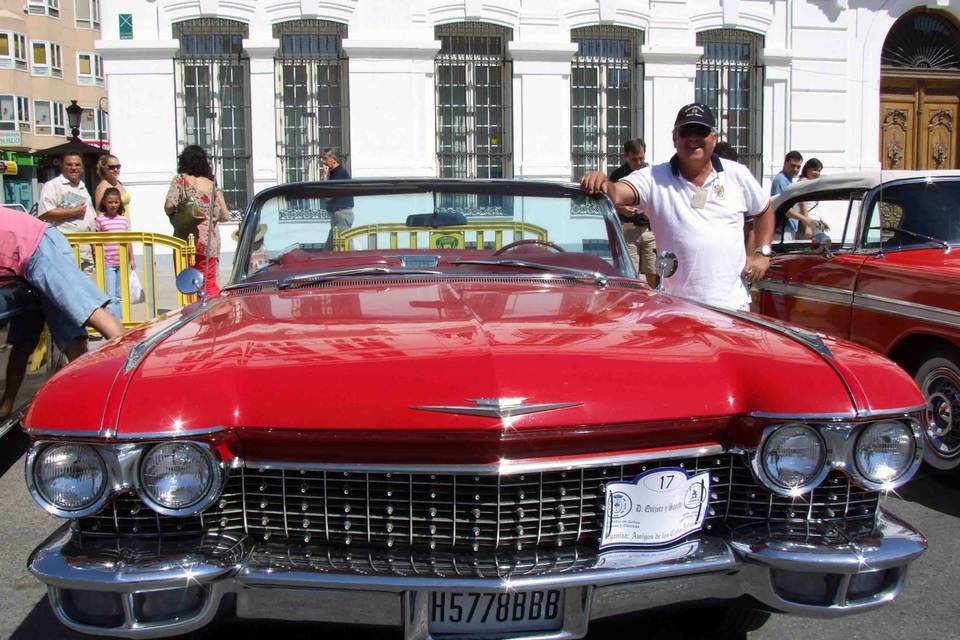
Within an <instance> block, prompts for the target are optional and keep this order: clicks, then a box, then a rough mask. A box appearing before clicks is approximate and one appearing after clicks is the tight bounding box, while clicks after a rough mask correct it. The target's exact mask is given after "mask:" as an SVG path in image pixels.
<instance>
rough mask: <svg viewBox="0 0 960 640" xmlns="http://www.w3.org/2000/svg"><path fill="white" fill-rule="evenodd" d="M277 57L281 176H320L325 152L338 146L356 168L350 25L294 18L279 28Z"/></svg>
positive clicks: (275, 34) (343, 158) (297, 178)
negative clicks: (346, 48) (347, 45)
mask: <svg viewBox="0 0 960 640" xmlns="http://www.w3.org/2000/svg"><path fill="white" fill-rule="evenodd" d="M273 37H274V38H277V39H278V40H279V41H280V49H279V52H278V55H277V58H276V85H277V86H276V99H277V119H276V120H277V160H278V163H279V171H280V176H281V180H284V181H286V182H301V181H306V180H320V179H321V178H322V176H323V164H322V163H321V162H320V156H321V155H322V153H323V150H324V149H326V148H334V149H337V150H338V157H339V160H340V163H341V164H343V165H344V166H346V167H347V168H348V169H349V167H350V154H349V135H348V123H349V101H348V87H347V71H348V69H347V64H348V63H347V57H346V55H345V54H344V53H343V49H342V48H341V43H342V41H343V39H344V38H346V37H347V26H346V25H344V24H340V23H336V22H328V21H325V20H294V21H291V22H283V23H280V24H277V25H274V27H273Z"/></svg>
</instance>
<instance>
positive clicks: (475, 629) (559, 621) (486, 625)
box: [430, 589, 563, 634]
mask: <svg viewBox="0 0 960 640" xmlns="http://www.w3.org/2000/svg"><path fill="white" fill-rule="evenodd" d="M562 625H563V591H562V590H561V589H541V590H534V591H507V592H504V593H487V592H480V591H434V592H432V593H431V594H430V633H431V634H444V633H498V632H504V633H511V632H515V631H553V630H555V629H559V628H560V627H561V626H562Z"/></svg>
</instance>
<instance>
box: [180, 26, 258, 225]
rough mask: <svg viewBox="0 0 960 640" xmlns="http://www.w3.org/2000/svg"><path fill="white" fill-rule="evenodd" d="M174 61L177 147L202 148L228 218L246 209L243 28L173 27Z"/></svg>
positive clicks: (247, 97)
mask: <svg viewBox="0 0 960 640" xmlns="http://www.w3.org/2000/svg"><path fill="white" fill-rule="evenodd" d="M173 37H174V38H177V39H178V40H179V41H180V50H179V52H178V54H177V59H176V62H177V64H176V112H177V147H178V149H182V148H183V147H185V146H187V145H191V144H197V145H200V146H201V147H203V148H204V149H206V150H207V153H208V155H209V156H210V161H211V162H212V163H213V170H214V174H215V176H216V178H217V184H218V186H219V188H220V189H221V190H222V191H223V196H224V198H225V199H226V202H227V207H228V208H229V209H230V216H231V219H232V220H239V219H240V216H241V215H242V213H243V210H244V209H245V208H246V206H247V201H248V199H249V194H250V191H251V188H252V185H251V169H250V82H249V78H250V61H249V59H248V58H247V56H246V54H245V53H244V51H243V39H244V38H246V37H247V25H245V24H243V23H241V22H236V21H234V20H225V19H222V18H198V19H195V20H187V21H184V22H178V23H176V24H174V25H173Z"/></svg>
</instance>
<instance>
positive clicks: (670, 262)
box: [657, 251, 680, 291]
mask: <svg viewBox="0 0 960 640" xmlns="http://www.w3.org/2000/svg"><path fill="white" fill-rule="evenodd" d="M679 264H680V261H679V260H677V254H675V253H674V252H673V251H661V252H660V253H658V254H657V278H658V279H659V282H658V283H657V291H663V281H664V280H666V279H667V278H669V277H670V276H672V275H673V274H675V273H676V272H677V266H679Z"/></svg>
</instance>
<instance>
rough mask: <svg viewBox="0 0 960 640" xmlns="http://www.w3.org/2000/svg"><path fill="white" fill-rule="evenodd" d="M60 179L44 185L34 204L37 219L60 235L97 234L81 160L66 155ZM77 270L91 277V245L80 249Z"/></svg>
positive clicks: (76, 156)
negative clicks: (91, 232) (56, 230)
mask: <svg viewBox="0 0 960 640" xmlns="http://www.w3.org/2000/svg"><path fill="white" fill-rule="evenodd" d="M60 171H61V173H60V175H58V176H57V177H56V178H54V179H53V180H50V181H48V182H45V183H44V185H43V188H42V189H41V190H40V200H39V202H38V203H37V215H38V217H39V218H40V219H41V220H43V221H45V222H47V223H48V224H49V225H51V226H53V227H55V228H57V229H59V230H60V231H61V232H63V233H69V232H70V231H96V226H95V225H94V221H95V220H96V217H97V212H96V210H94V208H93V202H91V201H90V192H89V191H87V185H85V184H84V183H83V156H81V155H80V154H79V153H76V152H67V153H65V154H63V157H62V158H61V159H60ZM80 268H81V269H82V270H83V272H84V273H86V274H87V275H89V276H92V275H93V251H92V250H91V249H90V245H81V247H80Z"/></svg>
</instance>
